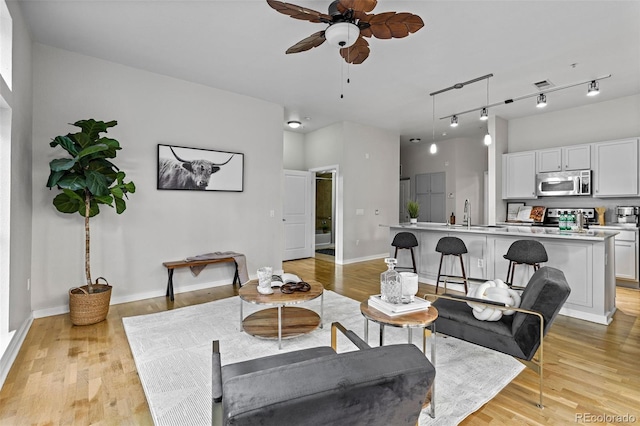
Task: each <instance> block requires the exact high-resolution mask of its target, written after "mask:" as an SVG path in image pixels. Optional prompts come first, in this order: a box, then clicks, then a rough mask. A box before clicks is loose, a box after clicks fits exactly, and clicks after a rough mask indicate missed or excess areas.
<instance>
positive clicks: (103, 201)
mask: <svg viewBox="0 0 640 426" xmlns="http://www.w3.org/2000/svg"><path fill="white" fill-rule="evenodd" d="M93 199H94V200H96V201H97V202H98V203H100V204H108V205H111V204H112V203H113V197H112V196H111V195H102V196H100V197H93Z"/></svg>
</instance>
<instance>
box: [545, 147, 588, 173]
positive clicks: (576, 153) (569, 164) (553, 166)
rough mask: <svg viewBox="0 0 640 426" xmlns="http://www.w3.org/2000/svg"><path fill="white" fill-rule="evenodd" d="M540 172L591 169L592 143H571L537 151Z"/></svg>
mask: <svg viewBox="0 0 640 426" xmlns="http://www.w3.org/2000/svg"><path fill="white" fill-rule="evenodd" d="M536 157H537V158H536V159H537V171H538V172H559V171H564V170H588V169H591V145H571V146H563V147H560V148H551V149H542V150H538V151H536Z"/></svg>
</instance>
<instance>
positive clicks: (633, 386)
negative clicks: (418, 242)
mask: <svg viewBox="0 0 640 426" xmlns="http://www.w3.org/2000/svg"><path fill="white" fill-rule="evenodd" d="M284 268H285V271H286V272H291V273H295V274H298V275H299V276H300V277H302V278H304V279H315V280H317V281H320V282H322V283H324V284H325V287H326V288H327V289H329V290H333V291H335V292H337V293H340V294H343V295H345V296H348V297H351V298H353V299H356V300H358V301H361V300H364V299H366V298H367V297H368V296H369V294H373V293H376V292H378V291H379V274H380V272H382V271H384V270H385V269H386V268H385V265H384V262H383V261H382V260H381V259H380V260H373V261H368V262H361V263H357V264H351V265H343V266H341V265H335V264H334V263H332V262H326V261H321V260H314V259H304V260H298V261H291V262H285V264H284ZM164 284H165V283H163V282H159V283H158V286H160V287H163V286H164ZM433 290H434V287H432V286H428V285H424V284H420V292H419V294H423V293H425V292H429V293H433ZM235 294H237V289H235V288H234V287H232V286H231V285H228V286H223V287H217V288H212V289H206V290H199V291H194V292H190V293H182V294H178V295H176V300H175V302H170V301H169V300H168V299H166V298H164V297H159V298H154V299H147V300H142V301H139V302H132V303H125V304H120V305H114V306H112V307H111V310H110V312H109V316H108V318H107V320H106V321H103V322H102V323H99V324H95V325H91V326H83V327H74V326H72V325H71V323H70V321H69V318H68V315H58V316H53V317H48V318H41V319H37V320H35V321H34V322H33V325H32V327H31V330H30V331H29V333H28V335H27V337H26V340H25V342H24V345H23V346H22V348H21V350H20V352H19V354H18V357H17V359H16V361H15V363H14V365H13V367H12V369H11V371H10V372H9V375H8V377H7V380H6V382H5V384H4V386H3V388H2V390H1V391H0V425H31V424H34V425H60V424H63V425H71V424H74V425H89V424H104V425H126V424H130V425H147V424H151V423H152V421H151V416H150V414H149V409H148V406H147V403H146V400H145V397H144V392H143V390H142V386H141V385H140V381H139V379H138V375H137V373H136V369H135V365H134V362H133V358H132V356H131V352H130V350H129V345H128V343H127V339H126V336H125V333H124V329H123V326H122V321H121V319H122V318H123V317H127V316H132V315H141V314H147V313H152V312H158V311H164V310H169V309H176V308H180V307H183V306H188V305H194V304H198V303H204V302H209V301H212V300H217V299H222V298H225V297H230V296H233V295H235ZM616 304H617V306H618V311H617V312H616V314H615V317H614V321H613V323H612V324H611V325H610V326H608V327H606V326H603V325H598V324H594V323H590V322H586V321H581V320H577V319H573V318H568V317H564V316H559V317H558V318H557V320H556V321H555V323H554V325H553V327H552V328H551V331H550V333H549V335H548V337H547V338H546V339H545V361H546V362H545V408H544V409H543V410H540V409H538V408H537V407H536V406H535V402H536V400H537V393H536V392H537V383H538V382H537V376H536V374H535V373H533V372H532V371H531V370H529V369H525V370H524V371H523V372H522V373H521V374H520V375H519V376H518V377H517V378H516V379H515V380H514V381H513V382H512V383H510V384H509V385H508V386H507V387H506V388H504V389H503V390H502V392H500V393H499V394H498V395H497V396H496V397H495V398H493V399H492V400H491V401H490V402H488V403H487V404H486V405H485V406H483V407H482V408H480V409H479V410H478V411H476V412H475V413H474V414H472V415H471V416H470V417H469V418H467V419H466V420H465V421H464V422H463V423H462V424H464V425H483V424H493V425H501V424H508V425H514V424H521V425H560V424H562V425H564V424H575V423H578V424H580V423H586V422H581V421H580V420H579V419H577V417H576V416H579V415H583V416H584V415H596V416H604V415H606V416H624V415H628V416H633V418H635V423H636V424H640V322H639V321H638V315H639V313H640V292H638V291H637V290H631V289H624V288H618V290H617V303H616ZM212 326H215V325H212ZM583 418H584V417H583ZM576 420H577V421H576ZM608 420H609V421H608V422H607V423H609V424H621V423H624V422H623V421H621V420H624V419H615V418H613V417H609V418H608ZM616 420H617V421H616ZM591 423H594V422H593V421H591ZM600 424H603V423H602V422H601V423H600Z"/></svg>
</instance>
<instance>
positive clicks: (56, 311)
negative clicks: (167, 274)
mask: <svg viewBox="0 0 640 426" xmlns="http://www.w3.org/2000/svg"><path fill="white" fill-rule="evenodd" d="M223 285H229V281H228V280H220V281H211V282H204V283H199V284H192V285H187V286H176V285H175V283H174V288H173V293H174V294H180V293H187V292H189V291H195V290H202V289H205V288H212V287H220V286H223ZM166 294H167V290H166V288H163V289H158V290H154V291H147V292H144V293H136V294H129V295H126V296H119V297H111V303H110V305H119V304H121V303H129V302H137V301H138V300H145V299H153V298H154V297H163V296H165V295H166ZM67 313H69V305H64V306H53V307H51V308H45V309H38V310H35V311H33V318H44V317H50V316H54V315H62V314H67Z"/></svg>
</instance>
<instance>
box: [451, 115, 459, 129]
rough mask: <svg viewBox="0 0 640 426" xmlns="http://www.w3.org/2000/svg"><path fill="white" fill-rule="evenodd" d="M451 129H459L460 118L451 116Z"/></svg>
mask: <svg viewBox="0 0 640 426" xmlns="http://www.w3.org/2000/svg"><path fill="white" fill-rule="evenodd" d="M451 127H458V116H457V115H453V116H451Z"/></svg>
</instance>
